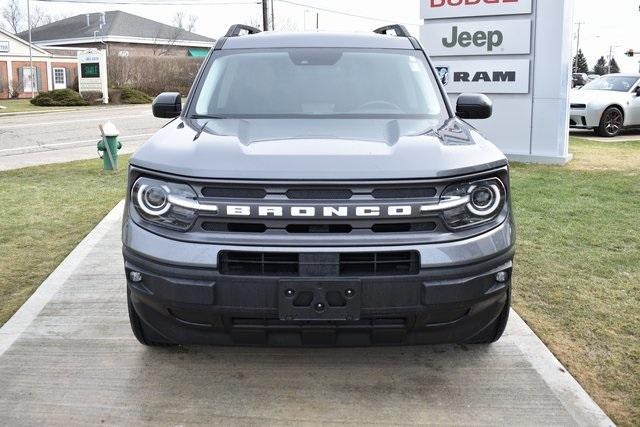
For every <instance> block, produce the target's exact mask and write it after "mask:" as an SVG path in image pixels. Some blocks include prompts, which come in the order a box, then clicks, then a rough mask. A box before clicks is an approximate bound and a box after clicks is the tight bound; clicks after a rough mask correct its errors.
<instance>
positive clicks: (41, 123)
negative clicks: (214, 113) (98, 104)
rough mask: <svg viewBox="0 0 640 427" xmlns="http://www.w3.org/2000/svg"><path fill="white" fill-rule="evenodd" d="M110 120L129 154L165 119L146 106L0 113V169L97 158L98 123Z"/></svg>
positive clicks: (163, 122) (164, 121) (123, 151)
mask: <svg viewBox="0 0 640 427" xmlns="http://www.w3.org/2000/svg"><path fill="white" fill-rule="evenodd" d="M107 120H111V121H112V122H113V123H114V124H115V125H116V127H117V128H118V130H119V131H120V135H121V140H122V143H123V145H124V147H123V150H122V151H121V153H123V154H124V153H132V152H133V151H135V150H136V149H137V148H138V147H139V146H140V145H142V144H143V143H144V141H146V140H147V139H148V138H149V137H150V136H151V135H153V133H154V132H155V131H157V130H158V129H159V128H160V127H161V126H162V125H164V124H165V123H166V122H167V120H165V119H157V118H155V117H153V115H152V114H151V106H150V105H136V106H112V107H102V108H88V109H86V110H75V111H61V112H52V113H43V114H25V115H13V116H8V117H5V116H2V115H0V170H8V169H17V168H20V167H25V166H34V165H39V164H46V163H62V162H68V161H71V160H80V159H88V158H95V157H97V155H98V154H97V151H96V143H97V141H98V140H99V139H100V132H99V130H98V125H99V124H100V123H104V122H106V121H107Z"/></svg>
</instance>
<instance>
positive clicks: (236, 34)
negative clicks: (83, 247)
mask: <svg viewBox="0 0 640 427" xmlns="http://www.w3.org/2000/svg"><path fill="white" fill-rule="evenodd" d="M437 76H438V75H437V73H436V72H435V70H434V67H433V66H432V64H431V62H430V60H429V58H428V56H427V55H426V54H425V52H424V50H423V49H422V47H421V46H420V44H419V43H418V41H417V40H416V39H415V38H413V37H411V35H410V34H409V33H408V32H407V31H406V29H405V28H404V27H402V26H399V25H393V26H388V27H384V28H380V29H378V30H376V31H375V32H374V33H372V34H330V33H327V34H323V33H313V34H305V33H299V34H287V33H260V31H259V30H257V29H255V28H251V27H247V26H244V25H235V26H233V27H231V29H230V30H229V31H228V33H227V34H226V36H225V37H223V38H221V39H220V40H219V41H218V42H217V43H216V45H215V47H214V48H213V49H212V50H211V52H210V53H209V55H208V58H207V59H206V60H205V62H204V64H203V65H202V67H201V70H200V71H199V73H198V75H197V77H196V79H195V82H194V84H193V87H192V89H191V92H190V94H189V97H188V99H187V101H186V104H185V105H184V108H183V107H182V103H181V98H180V94H178V93H164V94H161V95H159V96H158V97H157V98H156V99H155V101H154V104H153V112H154V114H155V115H156V116H158V117H164V118H174V120H173V121H171V122H169V123H168V124H167V125H166V126H165V127H164V128H163V129H162V130H160V131H159V132H158V133H156V134H155V135H154V136H153V137H152V138H151V139H150V140H149V141H148V142H147V143H146V144H144V146H142V148H140V149H139V151H138V152H137V153H136V154H135V155H134V156H133V158H132V159H131V164H130V170H129V184H128V195H129V197H128V200H127V205H126V210H125V217H124V224H123V252H124V261H125V270H126V277H127V297H128V305H129V315H130V321H131V326H132V329H133V332H134V334H135V336H136V337H137V339H138V340H139V341H140V342H141V343H142V344H145V345H171V344H207V343H208V344H220V345H280V346H298V345H304V346H306V345H319V346H326V345H328V346H330V345H340V346H359V345H398V344H420V343H450V342H456V343H490V342H493V341H495V340H497V339H498V338H499V337H500V336H501V334H502V332H503V330H504V328H505V325H506V323H507V318H508V315H509V307H510V302H511V271H512V259H513V254H514V240H515V235H514V225H513V219H512V214H511V207H510V200H509V199H510V190H509V176H508V164H507V160H506V158H505V156H504V155H503V154H502V153H501V152H500V151H499V150H498V149H497V148H496V147H495V146H494V145H493V144H491V143H490V142H489V141H487V140H486V139H484V138H483V137H482V136H481V135H480V134H479V133H478V131H476V130H475V129H474V128H473V127H472V126H470V125H469V124H467V123H466V122H465V121H464V119H482V118H487V117H489V116H490V115H491V108H492V107H491V102H490V100H489V99H488V98H487V97H485V96H484V95H478V94H463V95H461V96H459V97H458V100H457V106H456V110H455V111H454V110H453V109H452V107H451V105H450V104H449V101H448V98H447V96H446V94H445V91H444V90H443V87H442V84H441V82H440V81H439V79H438V77H437Z"/></svg>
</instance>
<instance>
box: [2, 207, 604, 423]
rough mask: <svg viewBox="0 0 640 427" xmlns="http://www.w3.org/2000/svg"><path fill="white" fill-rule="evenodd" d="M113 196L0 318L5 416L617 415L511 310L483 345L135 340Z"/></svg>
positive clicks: (532, 419) (351, 419) (550, 419)
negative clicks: (502, 327)
mask: <svg viewBox="0 0 640 427" xmlns="http://www.w3.org/2000/svg"><path fill="white" fill-rule="evenodd" d="M121 215H122V203H121V204H119V205H118V206H117V207H116V208H115V209H114V210H113V211H112V212H111V213H110V214H109V215H108V216H107V217H106V218H105V219H104V220H103V221H102V222H101V223H100V224H99V225H98V226H97V227H96V228H95V229H94V230H93V231H92V232H91V233H90V234H89V235H88V236H87V237H86V238H85V239H84V240H83V242H82V243H81V244H80V245H79V246H78V247H77V248H76V249H75V250H74V251H73V252H72V253H71V254H70V255H69V257H68V258H67V259H66V260H65V261H64V262H63V263H62V264H61V265H60V266H59V267H58V269H57V270H56V271H55V272H54V273H53V274H52V275H51V276H50V277H49V278H48V279H47V280H46V281H45V282H44V283H43V284H42V285H41V286H40V288H39V289H38V290H37V291H36V293H35V294H34V295H33V296H32V297H31V298H30V299H29V301H27V303H26V304H25V305H24V306H23V307H22V308H21V309H20V310H19V311H18V313H16V315H14V317H13V318H12V319H11V320H9V321H8V322H7V323H6V324H5V325H4V326H3V327H2V328H1V329H0V390H2V392H0V414H2V416H1V419H2V422H1V423H2V424H8V425H39V424H46V425H87V424H105V425H109V424H111V425H113V424H116V425H157V424H161V425H198V424H200V425H201V424H207V425H211V424H216V425H262V424H269V425H273V424H277V425H320V424H354V425H363V424H369V425H400V424H402V425H417V424H421V425H424V424H439V425H441V424H455V425H461V424H467V425H469V424H473V425H594V426H595V425H613V424H612V422H611V421H610V420H609V419H608V418H607V417H606V415H604V414H603V413H602V411H601V410H600V408H598V406H597V405H596V404H595V403H594V402H593V401H592V400H591V398H590V397H589V396H588V395H587V394H586V393H585V392H584V390H583V389H582V388H581V387H580V386H579V385H578V383H577V382H576V381H575V380H574V379H573V378H572V377H571V375H570V374H569V373H568V372H567V371H566V370H565V369H564V368H563V367H562V365H561V364H560V363H559V362H558V361H557V360H556V359H555V358H554V357H553V355H552V354H551V353H550V352H549V351H548V350H547V348H546V347H545V346H544V345H543V344H542V342H541V341H540V340H539V339H538V338H537V337H536V336H535V335H534V334H533V332H531V330H530V329H529V328H528V327H527V325H526V324H525V323H524V322H523V321H522V320H521V319H520V318H519V317H518V316H517V314H515V313H514V312H512V317H511V320H510V322H509V325H508V327H507V331H506V334H505V336H504V337H503V338H502V339H501V340H500V341H499V342H498V343H496V344H493V345H490V346H463V345H440V346H419V347H387V348H351V349H345V348H319V349H296V348H232V347H177V348H145V347H143V346H141V345H139V344H138V343H137V342H136V341H135V339H134V338H133V336H132V334H131V331H130V329H129V322H128V318H127V313H126V300H125V286H126V284H125V281H124V273H123V265H122V260H121V252H120V250H121V245H120V233H119V228H120V218H121Z"/></svg>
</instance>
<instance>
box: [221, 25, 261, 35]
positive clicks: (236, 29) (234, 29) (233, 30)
mask: <svg viewBox="0 0 640 427" xmlns="http://www.w3.org/2000/svg"><path fill="white" fill-rule="evenodd" d="M243 31H246V32H247V34H258V33H260V32H261V31H260V30H259V29H258V28H256V27H252V26H250V25H244V24H236V25H232V26H231V27H229V31H227V34H225V35H224V36H225V37H238V36H239V35H240V33H242V32H243Z"/></svg>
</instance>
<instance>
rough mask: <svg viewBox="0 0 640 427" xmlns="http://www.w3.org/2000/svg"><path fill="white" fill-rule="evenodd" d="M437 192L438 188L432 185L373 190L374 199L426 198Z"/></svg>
mask: <svg viewBox="0 0 640 427" xmlns="http://www.w3.org/2000/svg"><path fill="white" fill-rule="evenodd" d="M436 194H438V190H436V189H435V188H430V187H416V188H376V189H375V190H373V191H372V192H371V195H372V196H373V198H374V199H424V198H429V197H434V196H435V195H436Z"/></svg>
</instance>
